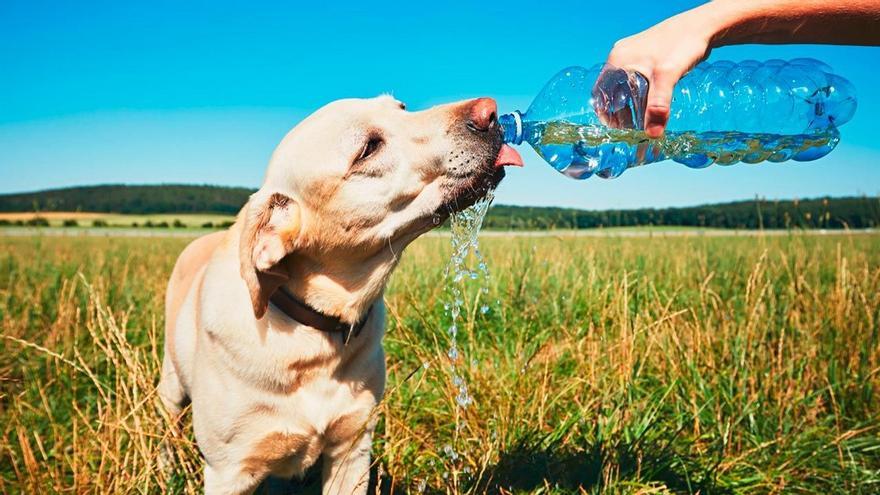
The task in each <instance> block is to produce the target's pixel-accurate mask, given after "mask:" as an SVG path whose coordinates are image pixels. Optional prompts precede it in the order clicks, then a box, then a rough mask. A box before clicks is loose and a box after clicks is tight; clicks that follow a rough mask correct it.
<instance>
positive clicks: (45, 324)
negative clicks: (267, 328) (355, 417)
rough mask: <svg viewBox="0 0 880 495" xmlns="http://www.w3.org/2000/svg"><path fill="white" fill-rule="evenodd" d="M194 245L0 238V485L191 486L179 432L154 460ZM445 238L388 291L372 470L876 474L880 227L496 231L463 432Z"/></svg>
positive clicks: (472, 340)
mask: <svg viewBox="0 0 880 495" xmlns="http://www.w3.org/2000/svg"><path fill="white" fill-rule="evenodd" d="M185 242H186V241H185V240H178V239H148V240H138V239H122V238H119V239H114V238H110V239H88V238H85V239H84V238H69V239H67V238H65V239H57V238H56V239H49V238H42V239H41V238H24V239H10V238H0V246H2V251H0V318H2V334H3V337H2V340H0V346H2V349H3V352H2V356H0V394H2V395H0V418H2V420H0V425H2V426H0V428H2V431H3V436H2V437H0V492H4V493H17V492H25V493H44V492H74V493H128V492H138V493H190V492H198V491H199V483H200V460H199V456H198V453H197V451H196V449H195V447H194V445H193V444H192V443H191V440H190V437H189V436H185V437H183V438H174V439H172V441H173V444H174V446H175V450H176V456H177V458H178V463H177V467H176V471H175V473H174V474H173V476H170V477H167V476H165V475H164V474H163V473H162V470H160V469H158V467H157V465H158V452H159V444H160V442H161V441H162V440H163V438H165V437H166V436H167V435H168V434H169V433H168V432H169V431H170V430H169V428H168V419H167V418H166V417H165V416H164V414H163V412H162V409H161V407H159V405H158V402H157V400H156V398H155V392H154V386H155V383H156V381H157V378H158V373H159V363H160V359H159V358H160V357H161V342H162V335H161V329H162V324H163V322H162V298H163V294H164V284H165V280H166V277H167V275H168V274H169V272H170V270H171V267H172V265H173V262H174V259H175V256H176V255H177V253H178V252H179V250H180V249H182V247H183V245H184V244H185ZM447 242H448V240H447V239H443V238H426V239H422V240H420V241H418V242H417V243H416V244H415V245H414V246H412V247H411V248H410V250H409V251H408V253H407V254H406V255H405V257H404V258H405V259H404V262H403V263H402V265H401V267H400V269H399V270H398V272H397V273H396V274H395V276H394V278H393V281H392V284H391V287H390V288H389V291H388V295H387V302H388V306H389V329H388V335H387V337H386V349H387V350H388V365H389V386H388V393H387V394H386V398H385V401H384V403H383V405H382V407H381V411H379V412H380V414H381V422H380V427H379V434H378V435H377V441H376V442H375V447H374V451H375V453H376V463H375V464H376V469H375V473H374V475H375V476H374V477H375V478H377V479H378V480H379V488H380V489H381V490H382V491H384V492H400V493H405V492H407V491H414V490H417V489H418V488H420V487H422V486H424V487H425V491H427V492H441V493H442V492H450V493H465V492H471V493H483V492H490V493H579V492H586V493H642V494H648V493H669V492H675V493H681V492H684V493H782V492H785V493H877V492H878V491H880V397H878V390H880V389H878V387H880V335H878V333H880V330H878V319H880V296H878V289H880V250H878V247H880V236H877V235H863V236H845V235H841V236H830V237H823V238H814V237H800V236H792V237H787V238H786V237H781V238H772V239H770V238H767V239H761V238H757V239H754V238H700V237H695V238H662V239H661V238H654V239H651V238H646V239H616V238H597V239H589V238H569V239H554V238H519V239H503V238H490V239H486V240H484V242H483V244H484V252H486V254H487V258H488V260H489V263H490V269H491V270H492V272H493V279H492V284H491V290H490V292H489V296H490V298H491V301H492V302H493V304H494V301H495V300H496V299H497V300H500V304H497V305H494V306H493V311H491V312H490V313H489V314H487V315H481V314H479V312H478V311H477V310H476V308H478V307H479V306H480V304H482V302H480V301H478V299H479V297H480V295H479V291H477V290H476V288H475V287H474V288H471V290H470V291H469V294H470V297H469V298H468V300H467V301H466V304H467V308H468V311H469V313H468V314H469V319H468V325H467V328H465V329H464V330H463V332H462V335H461V336H460V340H461V341H462V342H460V345H461V347H462V348H463V350H464V353H465V355H466V358H465V359H466V361H465V363H466V366H464V370H465V374H466V376H467V379H468V381H469V383H470V389H471V392H472V393H473V395H474V396H475V400H476V402H475V404H473V405H472V406H470V407H469V408H468V409H467V410H465V411H464V414H463V417H462V419H463V425H464V427H463V428H462V429H461V430H460V431H458V432H456V431H455V428H454V419H453V418H454V415H455V411H456V409H455V407H454V395H455V392H456V391H455V388H454V387H453V385H452V383H451V381H450V376H449V373H448V369H447V361H446V358H445V349H446V346H447V342H446V336H445V332H443V331H441V330H439V329H442V328H445V326H446V324H447V322H446V320H445V317H444V315H443V311H442V299H443V297H444V292H443V287H444V284H443V282H442V268H443V266H444V264H445V262H446V259H447V257H448V252H449V250H448V247H447V245H446V243H447ZM424 363H428V367H425V366H424ZM460 368H461V366H460ZM446 444H451V445H454V446H455V449H456V451H457V452H458V453H459V454H461V457H459V458H458V459H456V460H453V459H450V458H449V457H448V456H446V455H444V454H443V452H442V450H443V449H442V448H443V446H444V445H446ZM307 485H308V486H306V488H307V489H314V483H311V484H307Z"/></svg>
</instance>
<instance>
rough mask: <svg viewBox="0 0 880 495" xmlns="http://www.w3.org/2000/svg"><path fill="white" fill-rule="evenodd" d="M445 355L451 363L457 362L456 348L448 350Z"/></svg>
mask: <svg viewBox="0 0 880 495" xmlns="http://www.w3.org/2000/svg"><path fill="white" fill-rule="evenodd" d="M446 355H447V356H449V359H451V360H453V361H455V360H457V359H458V348H456V347H451V348H450V349H449V352H448V353H446Z"/></svg>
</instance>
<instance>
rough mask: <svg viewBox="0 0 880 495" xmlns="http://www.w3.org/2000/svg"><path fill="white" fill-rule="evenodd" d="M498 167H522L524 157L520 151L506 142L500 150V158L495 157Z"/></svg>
mask: <svg viewBox="0 0 880 495" xmlns="http://www.w3.org/2000/svg"><path fill="white" fill-rule="evenodd" d="M495 166H496V167H511V166H513V167H522V166H523V162H522V157H521V156H519V152H517V151H516V150H515V149H513V148H511V147H510V146H508V145H506V144H504V145H501V150H500V151H499V152H498V158H496V159H495Z"/></svg>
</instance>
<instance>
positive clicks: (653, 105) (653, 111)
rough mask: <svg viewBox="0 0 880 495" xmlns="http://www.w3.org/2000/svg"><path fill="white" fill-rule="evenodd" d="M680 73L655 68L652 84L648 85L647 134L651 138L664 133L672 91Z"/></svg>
mask: <svg viewBox="0 0 880 495" xmlns="http://www.w3.org/2000/svg"><path fill="white" fill-rule="evenodd" d="M679 77H680V74H677V73H674V72H669V71H664V70H654V72H653V73H652V76H651V84H650V86H649V87H648V104H647V105H646V107H645V134H647V135H648V137H649V138H659V137H660V136H662V135H663V130H664V129H665V128H666V123H667V121H669V107H670V105H671V103H672V91H673V89H674V88H675V84H676V83H677V82H678V79H679Z"/></svg>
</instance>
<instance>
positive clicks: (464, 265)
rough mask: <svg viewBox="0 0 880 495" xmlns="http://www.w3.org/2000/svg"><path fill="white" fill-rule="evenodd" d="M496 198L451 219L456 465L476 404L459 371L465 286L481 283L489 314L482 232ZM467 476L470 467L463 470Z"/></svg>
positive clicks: (447, 451) (449, 306)
mask: <svg viewBox="0 0 880 495" xmlns="http://www.w3.org/2000/svg"><path fill="white" fill-rule="evenodd" d="M493 199H494V192H493V191H491V190H490V191H489V192H488V193H487V194H486V197H485V198H483V199H481V200H480V201H477V202H476V203H474V205H473V206H471V207H470V208H467V209H465V210H463V211H461V212H458V213H455V214H453V215H452V217H451V218H450V223H449V225H450V229H451V231H452V236H451V239H452V256H451V258H450V260H449V263H448V264H447V265H446V270H445V274H444V277H445V279H446V302H445V303H444V305H443V309H444V312H445V314H446V315H447V317H448V321H449V326H448V327H447V328H446V332H447V334H448V335H449V349H448V350H447V352H446V356H447V357H448V359H449V371H450V376H451V378H452V384H453V385H454V386H455V387H456V389H457V394H456V396H455V435H454V438H453V443H452V444H446V445H444V447H443V454H444V455H445V456H446V458H447V459H448V460H449V461H450V463H452V464H453V465H455V464H456V463H457V461H458V460H459V454H458V452H456V451H455V447H454V444H455V441H456V440H457V439H458V434H459V432H460V431H461V428H462V426H463V425H462V421H463V420H462V416H463V415H462V411H463V410H464V409H466V408H467V407H468V406H470V405H471V404H473V402H474V398H473V396H472V395H471V394H470V391H469V390H468V385H467V381H466V380H465V377H464V376H462V373H461V372H460V369H462V368H464V367H465V366H464V365H463V364H462V363H465V362H466V361H465V356H464V355H463V353H462V351H461V349H460V348H459V346H458V335H459V331H460V330H461V328H463V327H464V326H465V324H466V323H467V318H468V317H467V314H466V308H465V297H466V293H465V290H466V284H468V283H477V284H479V297H478V298H477V299H476V300H477V301H479V303H480V307H479V312H480V314H486V313H488V312H489V311H490V307H489V305H488V304H487V303H486V301H485V299H486V296H487V295H488V293H489V278H490V275H489V267H488V266H487V265H486V261H485V259H484V258H483V255H482V253H481V252H480V243H479V233H480V227H482V225H483V219H484V218H485V217H486V213H487V212H488V211H489V206H490V205H491V204H492V200H493ZM463 471H464V472H465V473H467V471H469V469H468V468H465V470H463Z"/></svg>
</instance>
